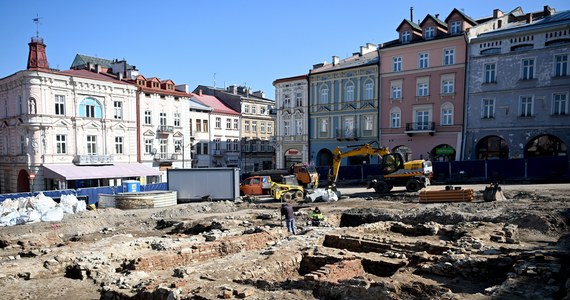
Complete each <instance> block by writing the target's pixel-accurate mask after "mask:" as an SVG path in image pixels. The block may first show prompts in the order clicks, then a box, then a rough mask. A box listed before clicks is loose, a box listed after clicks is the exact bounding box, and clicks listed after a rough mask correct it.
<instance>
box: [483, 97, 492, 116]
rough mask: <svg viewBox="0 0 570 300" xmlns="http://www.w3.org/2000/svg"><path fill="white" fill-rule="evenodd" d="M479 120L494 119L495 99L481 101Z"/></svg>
mask: <svg viewBox="0 0 570 300" xmlns="http://www.w3.org/2000/svg"><path fill="white" fill-rule="evenodd" d="M482 105H483V108H482V110H481V118H483V119H491V118H494V117H495V99H483V101H482Z"/></svg>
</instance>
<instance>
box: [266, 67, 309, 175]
mask: <svg viewBox="0 0 570 300" xmlns="http://www.w3.org/2000/svg"><path fill="white" fill-rule="evenodd" d="M273 86H274V87H275V110H276V119H275V126H276V130H275V164H276V167H277V168H287V167H290V166H291V165H293V164H295V163H309V162H310V157H309V128H308V123H309V122H308V120H309V117H308V116H309V113H308V107H309V106H308V99H309V84H308V77H307V75H301V76H294V77H288V78H281V79H277V80H275V81H273Z"/></svg>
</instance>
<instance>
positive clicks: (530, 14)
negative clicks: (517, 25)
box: [525, 13, 532, 24]
mask: <svg viewBox="0 0 570 300" xmlns="http://www.w3.org/2000/svg"><path fill="white" fill-rule="evenodd" d="M525 19H526V23H527V24H530V23H532V13H528V14H526V18H525Z"/></svg>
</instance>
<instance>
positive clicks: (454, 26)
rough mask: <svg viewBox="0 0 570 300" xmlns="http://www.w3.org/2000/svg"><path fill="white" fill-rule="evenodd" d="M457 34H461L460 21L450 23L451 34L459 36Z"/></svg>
mask: <svg viewBox="0 0 570 300" xmlns="http://www.w3.org/2000/svg"><path fill="white" fill-rule="evenodd" d="M459 33H461V22H460V21H453V22H451V34H459Z"/></svg>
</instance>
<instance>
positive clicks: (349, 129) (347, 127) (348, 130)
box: [342, 117, 355, 137]
mask: <svg viewBox="0 0 570 300" xmlns="http://www.w3.org/2000/svg"><path fill="white" fill-rule="evenodd" d="M343 130H344V132H343V135H342V136H344V137H353V136H355V132H354V117H345V118H344V129H343Z"/></svg>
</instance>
